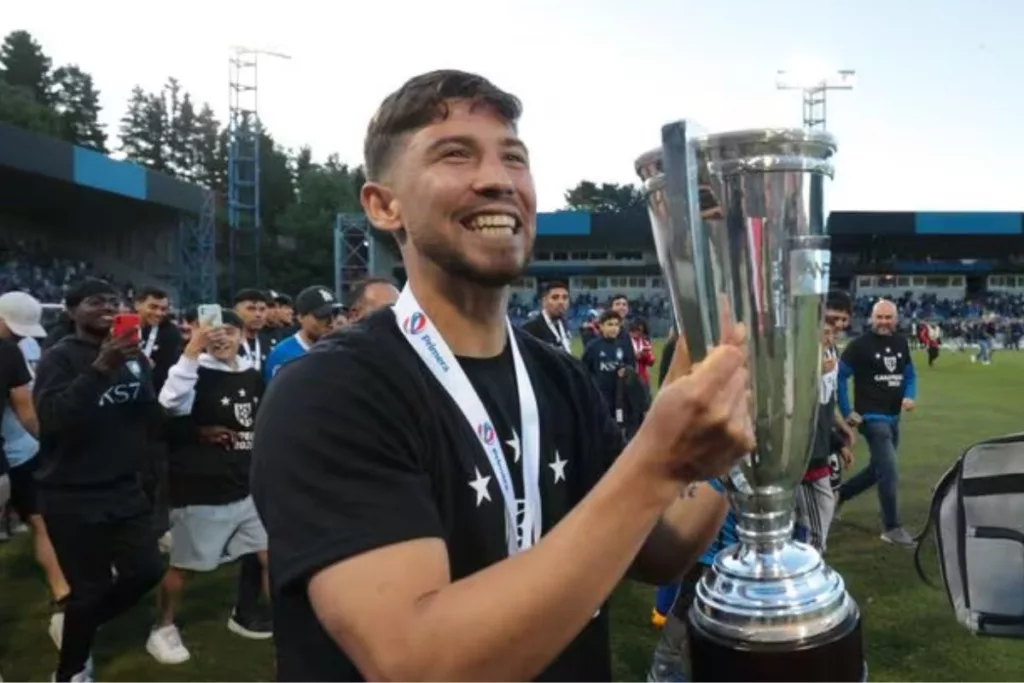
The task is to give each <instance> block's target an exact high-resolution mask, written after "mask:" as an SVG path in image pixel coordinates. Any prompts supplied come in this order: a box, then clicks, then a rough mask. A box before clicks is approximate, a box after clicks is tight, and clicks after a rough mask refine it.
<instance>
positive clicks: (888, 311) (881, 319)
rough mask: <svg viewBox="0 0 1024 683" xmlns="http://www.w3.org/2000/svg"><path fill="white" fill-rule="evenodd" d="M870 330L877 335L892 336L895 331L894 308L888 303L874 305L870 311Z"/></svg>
mask: <svg viewBox="0 0 1024 683" xmlns="http://www.w3.org/2000/svg"><path fill="white" fill-rule="evenodd" d="M871 329H872V330H874V331H875V332H876V333H878V334H892V332H893V330H894V329H896V307H895V306H893V305H892V304H891V303H888V302H883V303H880V304H876V305H875V307H874V308H873V309H872V310H871Z"/></svg>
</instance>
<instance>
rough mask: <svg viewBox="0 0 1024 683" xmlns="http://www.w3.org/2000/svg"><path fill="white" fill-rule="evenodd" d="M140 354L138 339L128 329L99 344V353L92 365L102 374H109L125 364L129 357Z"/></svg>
mask: <svg viewBox="0 0 1024 683" xmlns="http://www.w3.org/2000/svg"><path fill="white" fill-rule="evenodd" d="M140 355H142V349H141V348H139V340H138V337H136V335H135V332H134V331H128V332H125V333H124V334H122V335H121V336H119V337H108V338H107V339H105V340H104V341H103V343H102V344H100V352H99V355H97V356H96V360H94V361H93V362H92V366H93V367H94V368H95V369H96V370H98V371H100V372H101V373H103V374H105V375H106V374H109V373H111V372H113V371H114V370H116V369H118V368H119V367H121V366H122V365H124V364H125V362H126V361H128V360H129V359H130V358H138V357H139V356H140Z"/></svg>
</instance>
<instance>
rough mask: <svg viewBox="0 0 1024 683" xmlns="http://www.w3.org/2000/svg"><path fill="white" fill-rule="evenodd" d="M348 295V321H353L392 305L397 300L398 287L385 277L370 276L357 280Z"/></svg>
mask: <svg viewBox="0 0 1024 683" xmlns="http://www.w3.org/2000/svg"><path fill="white" fill-rule="evenodd" d="M350 296H351V303H350V304H349V307H348V322H350V323H355V322H359V321H360V320H362V319H363V318H365V317H366V316H368V315H369V314H371V313H373V312H374V311H379V310H380V309H382V308H387V307H389V306H393V305H394V304H395V302H396V301H398V288H397V287H395V285H394V283H393V282H391V280H389V279H387V278H383V277H371V278H366V279H365V280H360V281H359V282H357V283H356V284H355V286H354V287H352V291H351V293H350Z"/></svg>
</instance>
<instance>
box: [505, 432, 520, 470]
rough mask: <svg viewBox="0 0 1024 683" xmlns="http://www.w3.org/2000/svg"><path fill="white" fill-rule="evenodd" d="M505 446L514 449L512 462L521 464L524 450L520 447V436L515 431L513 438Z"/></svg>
mask: <svg viewBox="0 0 1024 683" xmlns="http://www.w3.org/2000/svg"><path fill="white" fill-rule="evenodd" d="M505 445H506V446H508V447H509V448H511V449H512V462H514V463H515V462H519V458H520V456H522V454H523V453H522V450H521V449H520V446H519V435H518V434H516V433H515V431H514V430H513V432H512V438H511V439H509V440H508V441H506V442H505Z"/></svg>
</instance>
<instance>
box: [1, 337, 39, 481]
mask: <svg viewBox="0 0 1024 683" xmlns="http://www.w3.org/2000/svg"><path fill="white" fill-rule="evenodd" d="M31 381H32V375H31V374H29V371H28V366H27V365H25V357H24V356H23V355H21V349H19V348H18V345H17V344H15V343H14V342H12V341H10V340H8V339H0V413H3V411H4V410H5V409H6V408H7V403H8V402H9V401H10V395H11V391H13V390H14V389H17V388H18V387H23V386H25V385H26V384H28V383H30V382H31ZM7 469H8V467H7V458H6V457H5V456H4V437H3V434H0V475H3V474H6V473H7Z"/></svg>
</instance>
